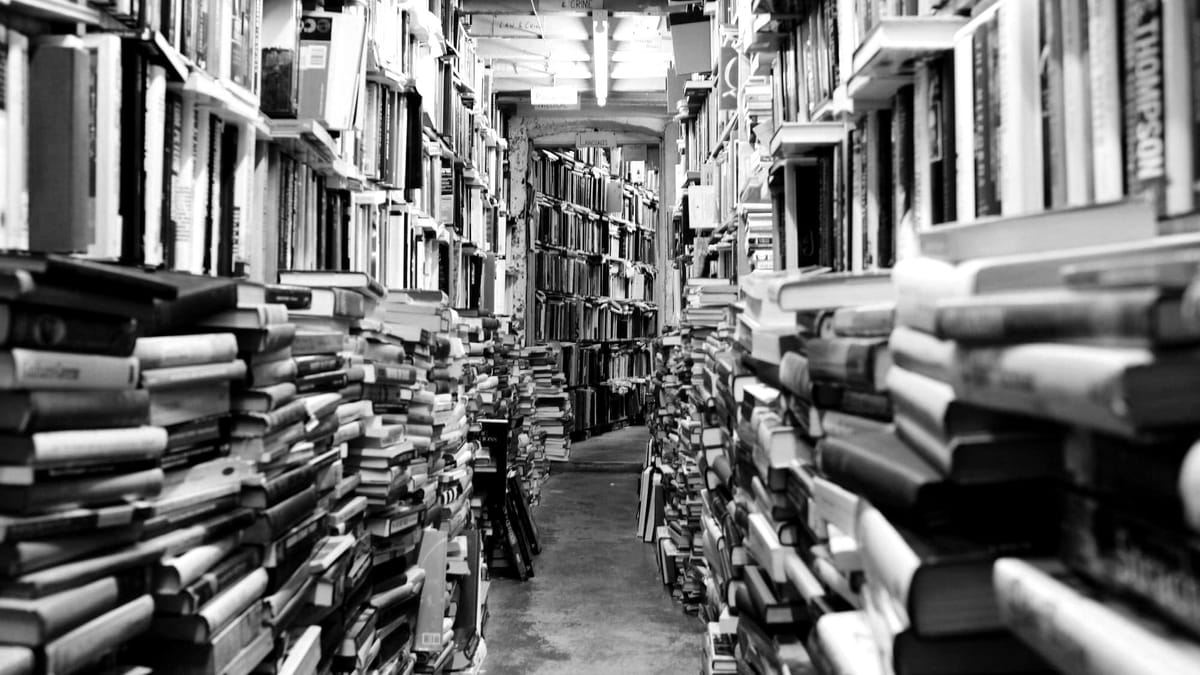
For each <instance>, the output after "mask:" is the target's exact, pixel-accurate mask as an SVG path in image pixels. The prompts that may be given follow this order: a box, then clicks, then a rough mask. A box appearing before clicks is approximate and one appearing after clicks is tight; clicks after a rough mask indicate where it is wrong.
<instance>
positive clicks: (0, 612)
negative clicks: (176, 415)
mask: <svg viewBox="0 0 1200 675" xmlns="http://www.w3.org/2000/svg"><path fill="white" fill-rule="evenodd" d="M0 259H2V261H3V271H0V276H3V277H5V284H4V285H5V288H6V289H7V290H6V292H5V298H4V299H5V304H3V305H2V309H0V311H2V312H3V314H4V316H5V321H4V334H3V345H4V351H3V354H2V357H0V358H2V360H3V361H4V363H5V364H6V365H5V367H4V368H3V370H4V373H5V374H4V375H3V382H2V383H0V390H2V391H0V397H3V399H4V405H3V406H2V407H3V410H4V413H3V415H2V418H3V419H2V421H0V424H2V430H3V433H4V434H5V436H6V440H5V442H4V446H5V451H4V453H3V458H0V476H2V478H0V494H2V495H3V497H2V500H0V501H2V502H3V504H0V560H3V561H4V562H3V566H2V569H0V645H2V646H0V663H2V667H3V669H4V670H5V671H6V672H13V673H33V672H42V671H43V670H45V671H48V672H79V671H82V670H85V669H88V668H92V667H98V666H100V665H101V663H102V662H107V663H112V662H115V661H120V660H122V659H123V658H125V656H123V655H122V654H121V653H120V652H119V648H120V647H121V646H122V645H123V644H125V643H127V642H129V641H130V640H131V639H133V638H135V637H137V636H138V635H140V634H142V633H144V632H145V631H146V630H148V629H150V628H151V625H152V623H153V622H154V621H155V616H154V615H155V599H154V597H153V596H152V595H151V592H152V590H153V586H152V583H153V579H152V578H151V575H150V572H151V569H152V568H153V567H154V566H155V564H156V563H157V562H158V561H159V560H160V559H161V558H164V557H170V556H175V555H179V554H181V553H183V552H185V551H188V550H191V549H194V548H197V547H203V546H205V545H208V544H211V543H213V542H217V541H221V540H222V539H223V538H225V537H226V536H228V535H229V534H230V533H231V532H234V531H236V530H238V529H241V528H244V527H246V526H247V525H248V524H249V517H250V514H249V513H246V512H239V511H230V509H232V508H233V507H235V506H236V499H237V496H236V488H226V490H227V491H226V499H224V500H221V499H219V498H216V497H214V496H213V495H211V494H207V495H203V496H200V497H196V498H195V499H191V500H190V501H189V499H183V500H172V501H170V502H169V503H167V502H164V503H156V502H155V501H153V500H154V499H155V498H156V497H159V496H160V495H163V491H164V484H165V482H166V479H165V473H164V470H163V462H164V456H165V455H166V454H167V452H168V445H169V435H168V432H167V430H166V429H165V428H164V427H163V426H161V425H157V424H154V423H153V421H152V416H153V409H152V402H151V393H150V392H149V391H147V390H146V389H139V388H138V387H139V385H140V384H141V381H142V380H141V367H140V362H139V358H138V356H137V355H136V354H135V350H136V346H137V342H136V340H137V339H138V338H139V337H140V336H145V335H149V334H153V333H155V332H156V331H163V332H166V331H170V330H172V329H175V328H178V327H180V326H182V325H184V324H185V323H186V322H185V321H184V320H182V319H181V318H180V317H182V316H185V315H187V313H188V312H189V311H191V310H195V311H197V312H198V313H199V314H200V315H203V314H204V313H206V312H211V311H215V310H219V309H221V308H223V307H226V306H230V305H232V303H233V302H234V301H235V293H236V289H235V287H234V285H233V283H232V282H228V281H218V280H205V279H202V278H193V277H190V276H189V275H186V274H177V273H155V274H150V273H146V272H142V271H140V270H135V269H123V268H116V267H111V266H108V265H103V264H96V263H88V262H83V261H77V260H74V259H71V258H63V257H58V256H53V255H24V254H5V255H4V256H0ZM82 288H87V289H88V290H86V291H84V290H80V289H82ZM226 386H227V385H226ZM226 401H228V398H226ZM227 406H228V403H226V412H228V410H227ZM185 463H186V462H184V463H177V464H175V466H176V467H181V468H186V467H183V464H185ZM222 512H224V513H222ZM35 652H36V654H37V657H36V659H35ZM35 661H36V664H35Z"/></svg>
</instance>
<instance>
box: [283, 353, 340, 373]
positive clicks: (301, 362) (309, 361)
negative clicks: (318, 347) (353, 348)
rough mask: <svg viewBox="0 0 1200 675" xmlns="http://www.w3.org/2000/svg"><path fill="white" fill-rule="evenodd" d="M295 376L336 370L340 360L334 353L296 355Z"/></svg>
mask: <svg viewBox="0 0 1200 675" xmlns="http://www.w3.org/2000/svg"><path fill="white" fill-rule="evenodd" d="M295 360H296V376H297V377H304V376H306V375H313V374H315V373H324V372H328V371H331V370H337V368H338V366H340V365H341V364H342V360H341V358H340V357H338V356H337V355H335V354H314V355H310V356H298V357H296V359H295Z"/></svg>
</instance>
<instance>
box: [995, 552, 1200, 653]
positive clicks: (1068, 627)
mask: <svg viewBox="0 0 1200 675" xmlns="http://www.w3.org/2000/svg"><path fill="white" fill-rule="evenodd" d="M993 584H994V585H995V589H996V590H995V593H996V602H997V604H998V606H999V610H1000V616H1001V618H1002V620H1003V621H1004V624H1005V626H1006V627H1007V628H1008V629H1009V630H1011V631H1012V632H1013V634H1015V635H1016V636H1017V637H1019V638H1021V640H1022V641H1024V642H1025V643H1026V644H1028V645H1029V646H1030V647H1032V648H1033V649H1034V650H1035V651H1037V652H1038V653H1039V654H1040V655H1041V656H1042V657H1043V658H1045V659H1046V661H1047V662H1049V663H1050V664H1051V665H1053V666H1054V667H1055V668H1058V669H1061V670H1063V671H1067V672H1077V673H1113V674H1116V673H1121V674H1122V675H1139V674H1145V675H1151V674H1152V673H1153V674H1155V675H1157V674H1158V673H1190V672H1193V671H1195V670H1196V668H1197V667H1200V645H1197V643H1196V641H1195V640H1194V639H1193V638H1192V637H1191V636H1190V635H1186V634H1183V633H1182V632H1180V631H1179V630H1178V629H1175V628H1173V627H1172V626H1170V625H1167V624H1166V623H1165V622H1164V621H1162V620H1160V619H1158V618H1156V617H1155V616H1153V615H1151V614H1150V613H1147V612H1144V611H1141V610H1140V609H1138V608H1134V607H1131V606H1129V605H1128V604H1126V603H1124V602H1122V601H1120V600H1117V599H1114V598H1110V597H1106V596H1105V595H1102V594H1101V593H1099V592H1097V591H1096V590H1095V589H1094V588H1091V587H1089V586H1088V585H1086V584H1084V583H1083V582H1082V581H1081V580H1079V579H1078V578H1077V577H1074V576H1073V575H1071V574H1070V573H1068V572H1066V570H1065V569H1063V567H1062V565H1061V564H1060V563H1058V562H1057V561H1054V562H1051V561H1043V560H1021V559H1018V558H1002V559H1000V560H997V561H996V565H995V568H994V573H993Z"/></svg>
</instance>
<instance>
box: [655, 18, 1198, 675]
mask: <svg viewBox="0 0 1200 675" xmlns="http://www.w3.org/2000/svg"><path fill="white" fill-rule="evenodd" d="M704 16H705V17H707V20H708V22H709V29H710V31H711V39H710V40H709V42H710V44H711V45H712V48H711V53H710V55H709V56H711V59H710V61H711V67H708V68H702V69H700V71H701V72H695V73H690V74H687V75H684V76H682V77H680V78H679V79H678V80H676V81H672V82H668V89H669V91H672V92H674V95H673V96H672V99H673V101H674V112H675V113H676V117H675V125H674V126H675V130H674V132H675V139H674V140H675V142H676V144H677V147H678V149H679V158H680V159H679V163H678V164H677V165H676V166H675V172H674V184H675V185H676V186H678V188H679V193H678V196H677V199H676V200H675V203H674V204H672V205H670V221H671V223H672V227H673V231H672V240H673V242H674V245H675V250H674V251H673V252H672V261H673V262H674V264H675V269H674V270H673V271H672V273H671V274H668V275H665V276H666V277H667V278H666V279H664V282H665V283H667V284H669V285H671V286H673V288H674V290H673V292H669V293H667V297H671V298H678V299H679V301H680V302H681V304H683V307H672V308H666V310H665V314H666V315H667V316H672V317H674V316H680V317H681V320H680V321H679V325H678V326H668V327H666V328H665V330H664V336H663V337H662V338H660V339H659V340H657V341H656V342H655V348H654V349H655V351H654V353H655V354H656V361H655V369H654V376H653V377H652V385H651V387H650V389H649V400H650V403H649V404H648V406H647V411H648V412H647V419H648V424H649V425H650V427H651V431H652V437H653V438H654V439H655V441H654V448H653V451H652V453H651V454H652V457H651V459H650V461H649V462H648V465H647V466H646V468H645V473H644V474H643V478H642V499H641V504H642V509H641V512H640V517H639V530H638V535H639V536H640V537H641V538H642V539H643V540H644V541H646V542H647V543H649V544H652V545H654V546H655V551H656V555H657V557H658V560H659V564H660V566H661V567H662V568H663V569H664V572H663V578H664V580H666V581H667V585H668V586H669V588H670V590H671V592H672V594H673V596H674V597H675V598H676V599H678V600H679V601H680V602H682V604H683V606H684V609H685V610H687V611H689V612H694V613H696V614H698V615H699V616H700V617H701V619H702V620H703V621H704V622H705V623H706V624H707V630H706V631H702V632H703V633H704V634H703V636H701V637H700V638H699V639H698V642H699V643H700V646H701V647H700V648H701V649H702V650H703V652H704V657H703V658H704V660H705V664H704V670H705V672H732V671H733V670H736V669H740V668H742V667H743V665H744V664H747V663H748V664H749V668H750V669H752V670H756V671H761V672H789V671H790V672H809V671H810V670H811V671H815V672H821V673H832V672H837V673H843V672H855V673H890V672H932V671H933V670H937V671H939V672H963V673H967V672H981V670H980V669H981V668H985V669H987V670H988V671H989V672H997V671H1004V672H1023V671H1024V672H1027V671H1035V670H1036V671H1044V672H1062V673H1084V672H1095V670H1100V669H1108V668H1111V669H1114V670H1120V671H1122V672H1151V671H1153V670H1155V669H1156V668H1159V667H1160V666H1157V665H1155V666H1151V665H1146V666H1138V665H1136V664H1134V663H1133V657H1132V656H1131V655H1129V654H1128V653H1123V652H1122V651H1121V650H1118V649H1112V648H1111V645H1112V644H1114V643H1115V642H1116V641H1118V640H1121V639H1122V638H1118V637H1117V635H1118V634H1120V635H1121V636H1132V635H1147V636H1149V635H1154V637H1153V638H1152V639H1150V640H1148V642H1147V643H1145V647H1144V649H1142V650H1139V652H1140V653H1141V654H1142V655H1146V654H1151V653H1152V654H1153V659H1154V661H1155V663H1157V664H1162V663H1179V664H1184V663H1186V664H1187V665H1186V666H1184V665H1181V666H1180V667H1181V668H1184V669H1187V668H1194V667H1196V666H1197V664H1200V660H1198V658H1197V656H1198V655H1200V651H1198V650H1197V645H1198V644H1200V643H1198V641H1197V638H1196V636H1197V624H1196V621H1195V614H1194V612H1195V609H1196V607H1197V606H1198V605H1197V603H1196V602H1195V596H1194V595H1191V594H1190V592H1189V593H1188V596H1189V598H1188V599H1187V600H1184V599H1181V598H1179V597H1178V595H1177V594H1176V593H1171V592H1168V591H1166V590H1165V589H1163V588H1162V587H1161V586H1158V582H1159V581H1160V580H1161V579H1162V578H1164V577H1163V575H1166V576H1169V577H1170V578H1173V579H1176V580H1178V581H1181V582H1182V583H1184V584H1185V585H1186V586H1188V587H1189V588H1190V587H1191V585H1192V580H1191V578H1190V576H1187V575H1184V574H1183V573H1182V572H1181V569H1180V568H1179V567H1177V566H1174V565H1172V564H1169V563H1166V560H1167V559H1168V558H1171V557H1172V556H1174V555H1176V554H1180V551H1181V548H1186V546H1183V547H1180V546H1175V547H1174V548H1173V551H1174V552H1170V553H1169V552H1167V550H1165V549H1157V550H1156V549H1155V546H1156V544H1155V543H1152V542H1159V543H1161V542H1165V541H1168V540H1170V539H1171V538H1172V537H1175V538H1188V537H1191V536H1193V534H1194V532H1195V529H1194V528H1195V523H1194V522H1191V521H1188V520H1187V519H1186V513H1187V511H1186V508H1184V509H1182V510H1181V508H1180V506H1181V504H1182V503H1184V502H1186V501H1187V499H1188V497H1187V496H1186V495H1187V494H1188V490H1187V489H1185V488H1181V487H1180V483H1179V481H1181V480H1184V479H1185V478H1184V477H1185V475H1187V469H1186V465H1185V462H1188V461H1194V459H1195V456H1196V455H1195V453H1196V452H1197V451H1196V449H1195V446H1194V441H1195V436H1196V431H1195V430H1196V425H1197V419H1196V417H1195V415H1194V412H1184V411H1183V410H1182V409H1181V410H1179V411H1178V414H1177V415H1173V416H1171V417H1170V421H1167V420H1166V419H1165V418H1161V419H1158V420H1157V421H1152V420H1150V419H1149V418H1146V417H1142V416H1141V415H1142V413H1139V411H1138V410H1136V408H1137V407H1138V404H1135V403H1132V402H1133V401H1135V400H1138V399H1141V397H1142V396H1143V395H1144V394H1142V393H1140V392H1139V393H1134V392H1133V391H1132V389H1126V388H1125V387H1127V386H1129V385H1131V384H1132V383H1131V382H1130V381H1129V380H1128V379H1127V378H1128V376H1129V374H1130V373H1131V368H1132V366H1131V364H1130V362H1128V361H1123V359H1125V358H1132V359H1135V360H1137V361H1138V362H1139V363H1141V364H1143V365H1141V366H1138V367H1137V368H1138V369H1139V370H1141V369H1142V368H1146V369H1149V370H1160V372H1165V371H1166V370H1171V371H1172V372H1173V373H1174V375H1173V376H1179V377H1192V376H1194V375H1195V373H1196V372H1197V370H1198V368H1200V362H1197V361H1196V359H1195V358H1194V356H1191V355H1189V356H1187V357H1183V358H1182V360H1181V361H1179V360H1177V359H1180V358H1181V357H1182V355H1183V354H1184V353H1189V354H1190V351H1191V349H1192V347H1191V345H1194V344H1195V343H1194V342H1192V341H1191V338H1185V337H1183V336H1175V337H1174V338H1166V337H1165V336H1164V335H1162V334H1158V336H1157V337H1153V336H1152V335H1153V334H1154V331H1156V330H1157V329H1155V328H1151V327H1149V326H1148V325H1147V326H1146V327H1144V330H1143V329H1132V328H1117V327H1116V326H1115V325H1114V324H1111V323H1105V322H1106V321H1108V320H1110V319H1112V318H1113V316H1114V306H1111V305H1108V304H1107V303H1108V302H1109V301H1110V300H1111V299H1112V298H1114V297H1115V295H1112V294H1126V293H1128V294H1129V296H1126V297H1125V300H1123V301H1122V302H1129V303H1135V301H1134V300H1133V299H1132V296H1133V295H1134V294H1139V293H1145V294H1147V296H1157V295H1158V294H1160V293H1165V294H1168V295H1169V294H1171V293H1174V292H1177V290H1172V289H1178V288H1179V287H1181V286H1185V285H1190V284H1191V283H1192V278H1193V276H1192V275H1193V274H1194V273H1195V271H1196V266H1195V264H1194V263H1192V262H1183V261H1184V260H1187V259H1195V257H1196V255H1197V250H1198V249H1197V246H1198V243H1197V242H1198V241H1200V240H1198V238H1197V234H1196V232H1197V230H1196V223H1197V218H1196V211H1197V204H1196V201H1195V200H1196V196H1195V192H1194V190H1193V189H1192V188H1194V180H1195V166H1196V163H1195V160H1196V156H1197V155H1196V153H1195V145H1194V140H1195V135H1196V133H1197V130H1196V126H1195V124H1194V120H1195V119H1196V111H1195V109H1194V106H1195V100H1196V99H1195V98H1194V96H1195V93H1196V92H1197V91H1200V82H1198V81H1197V80H1196V78H1195V77H1194V64H1195V63H1196V61H1195V59H1196V56H1197V54H1200V45H1198V44H1197V43H1196V42H1195V33H1194V32H1189V31H1190V30H1191V29H1192V28H1194V27H1195V26H1196V25H1197V20H1198V17H1197V15H1196V14H1195V8H1194V7H1193V6H1192V5H1190V4H1189V3H1172V2H1140V1H1136V0H1130V1H1123V0H1088V1H1084V2H1074V1H1061V2H1059V1H1051V2H1021V1H1020V0H984V1H980V2H973V1H971V0H956V1H953V2H938V1H936V0H932V1H930V0H914V1H912V2H896V1H887V0H883V1H866V2H862V1H856V0H817V1H814V2H803V3H790V4H788V3H783V4H780V3H761V2H755V1H752V0H729V1H726V0H716V1H713V2H706V3H704ZM1189 68H1192V70H1189ZM1160 122H1161V125H1160V124H1159V123H1160ZM1172 129H1173V130H1174V131H1172ZM668 142H670V139H668ZM1173 188H1174V190H1173ZM1085 223H1086V224H1085ZM1110 237H1117V238H1118V239H1119V241H1114V240H1112V239H1110ZM1168 251H1170V252H1168ZM1170 270H1175V272H1177V273H1178V274H1179V277H1176V278H1174V279H1172V278H1171V277H1172V274H1173V273H1174V272H1172V271H1170ZM1135 304H1136V303H1135ZM1165 311H1166V312H1167V313H1168V314H1169V315H1170V316H1172V317H1176V318H1178V316H1180V315H1177V314H1175V311H1176V310H1175V309H1170V310H1165ZM1085 315H1086V316H1089V317H1092V318H1091V319H1088V320H1085V319H1082V318H1081V317H1083V316H1085ZM1101 317H1105V318H1101ZM1171 320H1174V319H1171ZM1093 321H1095V322H1099V323H1093ZM1151 323H1155V322H1151ZM1035 326H1036V327H1035ZM1134 334H1136V335H1137V336H1138V337H1136V338H1134V342H1136V343H1137V345H1138V346H1137V347H1133V348H1132V349H1133V351H1132V352H1126V351H1124V347H1117V346H1113V342H1112V341H1113V340H1114V339H1115V340H1117V341H1122V340H1124V339H1125V338H1128V337H1132V336H1133V335H1134ZM1120 336H1124V337H1120ZM1080 338H1084V339H1088V340H1091V341H1090V342H1089V343H1088V345H1087V346H1084V345H1081V344H1079V343H1078V340H1079V339H1080ZM1095 338H1100V341H1101V342H1102V343H1103V344H1102V345H1095V344H1094V339H1095ZM1175 339H1179V340H1182V341H1183V342H1180V343H1176V342H1173V340H1175ZM1164 340H1165V341H1164ZM1185 344H1186V345H1188V346H1184V345H1185ZM1181 349H1182V351H1181ZM1134 353H1136V354H1137V356H1134V355H1133V354H1134ZM1027 359H1028V360H1027ZM1075 359H1079V361H1075ZM1092 359H1095V361H1092ZM1101 361H1108V362H1110V363H1111V364H1112V365H1111V369H1110V370H1107V371H1105V372H1104V374H1101V371H1100V370H1094V369H1093V368H1094V366H1085V367H1078V368H1077V367H1075V366H1071V365H1068V363H1076V364H1079V365H1080V366H1082V364H1083V363H1084V362H1092V363H1093V364H1098V363H1099V362H1101ZM1176 369H1177V370H1176ZM1084 372H1088V373H1090V375H1088V376H1087V380H1088V383H1087V384H1085V383H1084V381H1083V380H1074V377H1075V376H1077V375H1078V376H1083V373H1084ZM1149 377H1150V378H1151V379H1153V378H1154V376H1149ZM1068 380H1070V384H1068V383H1067V382H1068ZM1101 382H1104V384H1101ZM1107 386H1112V387H1116V389H1109V390H1107V391H1109V392H1113V393H1114V395H1115V396H1117V397H1118V398H1120V399H1121V400H1122V401H1125V402H1126V404H1130V405H1128V407H1126V406H1125V405H1122V406H1120V407H1119V410H1118V409H1103V407H1095V406H1094V405H1092V404H1091V403H1089V401H1094V400H1095V398H1094V396H1095V394H1096V392H1097V391H1099V389H1098V388H1097V387H1100V388H1103V387H1107ZM1118 391H1120V392H1122V393H1116V392H1118ZM1107 400H1110V401H1111V400H1115V399H1112V398H1108V399H1107ZM1143 402H1148V401H1145V400H1144V399H1143ZM1156 410H1158V411H1159V412H1160V413H1163V414H1166V409H1165V408H1156ZM1152 429H1157V430H1158V431H1160V432H1166V435H1167V436H1169V437H1171V438H1173V439H1174V440H1172V441H1166V440H1165V439H1162V441H1161V444H1157V445H1156V444H1155V443H1154V442H1152V441H1151V440H1150V438H1149V437H1148V436H1147V435H1146V434H1150V435H1153V432H1152V431H1151V430H1152ZM1167 429H1170V431H1167ZM1176 435H1177V436H1176ZM1018 438H1020V439H1021V440H1017V439H1018ZM1168 447H1169V448H1170V449H1168ZM1151 448H1155V451H1157V452H1160V453H1162V454H1155V455H1154V457H1155V460H1154V461H1151V460H1149V459H1147V458H1148V457H1149V455H1147V454H1144V453H1148V452H1151V450H1150V449H1151ZM1138 453H1143V454H1138ZM1135 456H1137V457H1141V458H1143V459H1142V460H1141V461H1132V460H1131V459H1130V458H1132V457H1135ZM1185 457H1186V458H1187V459H1186V460H1183V459H1181V458H1185ZM985 458H988V459H985ZM1168 458H1169V459H1168ZM1143 461H1144V462H1146V463H1145V464H1143V463H1142V462H1143ZM975 462H979V463H978V464H976V463H975ZM1150 464H1153V468H1151V466H1150ZM1160 470H1161V471H1163V472H1164V473H1163V474H1162V475H1163V477H1164V479H1163V481H1162V482H1161V483H1158V484H1157V485H1156V486H1154V487H1151V486H1150V485H1149V484H1148V483H1141V486H1142V487H1141V488H1138V487H1135V483H1137V482H1138V481H1140V480H1142V479H1143V478H1144V477H1146V476H1148V475H1150V474H1151V473H1152V472H1155V471H1160ZM902 476H903V477H902ZM901 485H903V486H905V487H904V488H903V489H900V490H898V486H901ZM902 493H903V494H902ZM1005 495H1009V497H1006V496H1005ZM1016 495H1020V496H1019V497H1017V496H1016ZM996 500H1000V502H1003V503H1005V504H1006V505H1008V506H1011V507H1012V508H1008V507H1005V508H1003V509H1000V510H999V511H1002V513H1001V512H998V511H997V510H996V509H994V508H993V507H994V506H995V504H997V503H998V502H997V501H996ZM1018 503H1020V505H1021V506H1020V507H1019V508H1018V507H1017V506H1016V505H1017V504H1018ZM1026 508H1027V509H1029V510H1028V511H1026V510H1025V509H1026ZM1152 513H1153V514H1157V515H1156V516H1151V515H1150V514H1152ZM1155 518H1162V519H1163V520H1161V521H1159V522H1160V523H1162V528H1161V529H1154V532H1153V533H1151V531H1150V529H1151V528H1150V526H1149V525H1148V523H1149V522H1150V521H1151V520H1154V519H1155ZM1143 527H1144V528H1147V529H1145V530H1141V529H1140V528H1143ZM943 537H944V538H943ZM697 541H700V542H702V544H696V542H697ZM926 545H928V547H926ZM957 545H962V546H963V547H964V548H962V549H955V550H952V549H954V547H955V546H957ZM698 549H699V550H700V551H701V554H699V555H698V554H697V550H698ZM962 551H970V553H968V554H965V555H964V554H963V553H962ZM1182 555H1189V554H1186V553H1183V554H1182ZM905 556H908V558H907V559H908V560H909V561H910V563H911V564H897V562H896V561H897V560H898V559H899V558H903V557H905ZM968 560H970V562H967V561H968ZM1151 561H1153V562H1151ZM1160 565H1163V566H1160ZM956 566H957V567H956ZM951 567H956V572H963V571H964V570H965V569H966V568H967V567H973V569H974V570H975V572H974V574H976V575H977V576H976V577H975V581H974V582H970V581H967V580H966V578H965V577H962V578H958V579H957V580H956V581H955V582H953V583H951V582H949V581H945V580H944V579H945V578H943V581H935V580H934V579H935V578H936V577H938V575H940V574H941V573H943V572H945V571H946V570H947V569H949V568H951ZM1151 569H1154V570H1155V571H1154V572H1150V570H1151ZM1168 570H1170V571H1168ZM1185 578H1186V579H1187V581H1184V579H1185ZM926 582H928V585H924V584H926ZM935 587H937V588H939V589H940V590H938V591H935V590H933V589H934V588H935ZM972 593H978V596H976V599H975V601H972V602H967V601H965V599H966V598H967V597H968V596H969V595H970V594H972ZM958 600H964V602H963V604H962V605H959V606H957V610H962V609H965V608H966V606H967V605H971V607H972V609H971V610H969V612H968V613H963V612H960V611H957V610H956V611H955V612H954V613H953V614H954V617H955V618H954V619H953V620H952V621H950V620H948V616H949V614H947V613H944V612H942V611H941V610H940V609H939V608H938V606H937V603H939V602H941V601H948V602H949V601H955V602H957V601H958ZM968 614H970V616H969V617H968ZM943 621H945V623H943ZM1093 622H1095V623H1093ZM1101 623H1103V625H1104V626H1105V628H1104V629H1101V630H1093V629H1092V627H1094V626H1098V625H1100V624H1101ZM1065 645H1069V647H1067V646H1065ZM960 650H961V651H960ZM984 653H989V654H994V655H995V657H996V658H994V659H993V658H991V657H981V656H980V655H982V654H984ZM984 660H986V661H988V663H987V665H986V666H985V665H983V663H982V662H983V661H984ZM1101 664H1103V665H1101Z"/></svg>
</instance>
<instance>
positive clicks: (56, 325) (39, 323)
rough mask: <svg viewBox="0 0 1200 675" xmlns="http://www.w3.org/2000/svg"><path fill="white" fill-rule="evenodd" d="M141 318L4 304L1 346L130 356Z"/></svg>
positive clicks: (0, 313)
mask: <svg viewBox="0 0 1200 675" xmlns="http://www.w3.org/2000/svg"><path fill="white" fill-rule="evenodd" d="M136 339H137V321H135V320H133V319H129V318H124V317H115V316H111V315H105V314H92V313H88V312H80V311H70V310H64V309H54V308H47V307H37V306H34V305H25V304H19V303H5V304H0V346H5V347H26V348H29V349H45V350H50V351H60V352H79V353H84V354H105V355H109V356H129V355H130V354H132V353H133V347H134V342H135V340H136Z"/></svg>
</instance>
